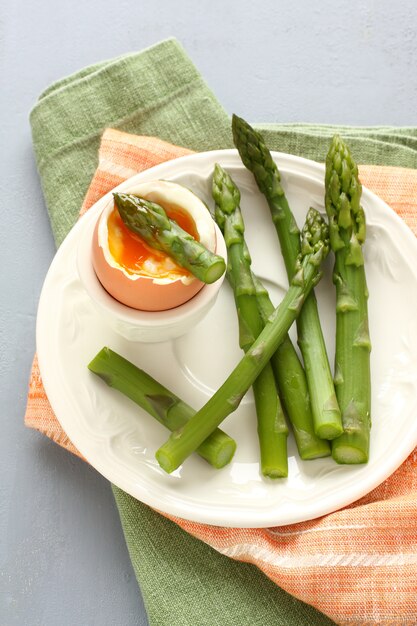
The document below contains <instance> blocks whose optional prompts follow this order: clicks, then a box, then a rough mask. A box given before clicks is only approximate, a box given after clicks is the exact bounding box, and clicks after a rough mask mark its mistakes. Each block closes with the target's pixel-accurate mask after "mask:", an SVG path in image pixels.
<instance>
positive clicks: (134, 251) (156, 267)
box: [107, 203, 199, 278]
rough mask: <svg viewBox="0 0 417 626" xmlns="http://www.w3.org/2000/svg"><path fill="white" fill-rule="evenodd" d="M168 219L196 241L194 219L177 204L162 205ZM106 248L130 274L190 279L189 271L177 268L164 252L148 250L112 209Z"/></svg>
mask: <svg viewBox="0 0 417 626" xmlns="http://www.w3.org/2000/svg"><path fill="white" fill-rule="evenodd" d="M164 209H165V211H166V213H167V215H168V217H169V218H170V219H172V220H175V222H177V224H178V225H179V226H180V227H181V228H182V229H183V230H185V231H186V232H187V233H188V234H190V235H191V236H192V237H193V238H194V239H196V240H197V241H199V234H198V231H197V227H196V225H195V222H194V220H193V218H192V217H191V216H190V215H189V213H187V212H186V211H184V209H182V208H181V207H178V206H176V205H172V204H170V205H168V204H167V203H164ZM107 230H108V245H109V250H110V254H111V256H112V257H113V259H114V260H115V261H116V263H118V265H120V266H121V267H123V268H124V269H125V270H126V271H127V272H128V273H129V274H140V275H142V276H151V277H157V278H166V277H173V278H177V277H179V276H190V272H189V271H188V270H186V269H185V268H183V267H180V266H179V265H177V264H176V263H175V261H174V260H173V259H171V258H170V257H169V256H168V255H167V254H165V252H162V251H160V250H155V249H154V248H151V246H149V245H148V244H147V243H146V242H145V241H144V240H143V239H142V238H141V237H140V236H139V235H137V234H136V233H134V232H132V231H131V230H130V229H129V228H128V227H127V226H126V225H125V224H124V222H123V220H122V218H121V217H120V214H119V212H118V210H117V208H116V207H115V208H114V209H113V211H111V213H110V215H109V218H108V221H107Z"/></svg>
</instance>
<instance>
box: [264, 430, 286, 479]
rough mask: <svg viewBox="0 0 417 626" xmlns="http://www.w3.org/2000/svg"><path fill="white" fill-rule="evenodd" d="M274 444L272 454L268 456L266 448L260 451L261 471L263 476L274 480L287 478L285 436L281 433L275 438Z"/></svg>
mask: <svg viewBox="0 0 417 626" xmlns="http://www.w3.org/2000/svg"><path fill="white" fill-rule="evenodd" d="M274 443H275V445H274V451H273V453H272V454H268V449H267V448H265V449H264V450H261V452H262V454H261V471H262V475H263V476H267V477H268V478H272V479H274V480H275V479H276V478H286V477H287V476H288V457H287V434H286V433H282V434H281V435H279V436H277V437H275V442H274ZM269 457H271V458H269Z"/></svg>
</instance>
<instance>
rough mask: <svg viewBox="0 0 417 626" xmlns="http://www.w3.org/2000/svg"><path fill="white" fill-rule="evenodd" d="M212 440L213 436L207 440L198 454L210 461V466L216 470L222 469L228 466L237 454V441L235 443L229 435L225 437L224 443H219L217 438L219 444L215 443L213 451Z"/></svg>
mask: <svg viewBox="0 0 417 626" xmlns="http://www.w3.org/2000/svg"><path fill="white" fill-rule="evenodd" d="M210 440H211V435H210V436H209V437H207V439H206V440H205V441H204V442H203V443H202V444H201V446H200V447H199V448H198V453H199V455H200V456H202V457H203V458H205V459H206V460H210V464H211V465H212V466H213V467H214V468H215V469H222V467H225V466H226V465H228V464H229V463H230V461H231V460H232V459H233V457H234V454H235V452H236V441H234V439H231V438H230V437H229V436H228V435H225V437H224V441H223V442H222V443H219V436H217V442H215V445H214V447H213V449H212V450H211V446H210V443H211V442H210ZM203 447H204V448H203ZM206 448H207V450H208V454H207V456H206V454H205V453H206ZM207 457H208V458H207Z"/></svg>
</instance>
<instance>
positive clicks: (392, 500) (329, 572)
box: [25, 129, 417, 626]
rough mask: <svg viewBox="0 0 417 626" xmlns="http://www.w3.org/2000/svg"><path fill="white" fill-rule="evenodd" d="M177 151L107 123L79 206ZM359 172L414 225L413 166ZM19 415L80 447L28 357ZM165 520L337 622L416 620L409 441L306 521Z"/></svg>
mask: <svg viewBox="0 0 417 626" xmlns="http://www.w3.org/2000/svg"><path fill="white" fill-rule="evenodd" d="M185 154H190V150H187V149H185V148H180V147H177V146H173V145H171V144H168V143H166V142H164V141H161V140H159V139H156V138H154V137H143V136H136V135H129V134H127V133H123V132H119V131H116V130H111V129H110V130H106V131H105V133H104V135H103V137H102V141H101V146H100V152H99V165H98V168H97V171H96V173H95V175H94V178H93V180H92V183H91V186H90V188H89V190H88V193H87V196H86V198H85V201H84V204H83V207H82V209H81V213H84V212H85V211H86V210H88V209H89V208H90V207H91V206H92V205H93V204H94V203H95V202H96V201H97V200H98V199H99V198H100V197H101V196H103V195H104V194H105V193H107V192H108V191H110V190H111V189H113V188H114V187H115V186H116V185H118V184H120V183H121V182H122V181H123V180H125V179H126V178H129V177H130V176H133V175H134V174H136V173H138V172H141V171H143V170H145V169H147V168H149V167H152V166H153V165H156V164H158V163H161V162H163V161H168V160H170V159H173V158H176V157H179V156H183V155H185ZM360 176H361V180H362V183H363V184H364V185H365V186H367V187H368V188H370V189H371V190H373V191H374V192H375V193H376V194H377V195H378V196H380V197H381V198H382V199H383V200H385V201H386V202H387V203H388V204H389V205H390V206H391V207H392V208H393V209H394V210H395V211H396V212H397V213H398V215H400V216H401V217H402V218H403V219H404V220H405V222H406V223H407V224H408V225H409V226H410V228H411V229H412V230H413V231H414V233H415V234H417V170H412V169H406V168H396V167H380V166H362V167H361V168H360ZM416 418H417V416H416ZM25 423H26V425H27V426H29V427H30V428H35V429H37V430H39V431H40V432H42V433H44V434H45V435H47V436H48V437H50V438H51V439H53V440H54V441H55V442H56V443H58V444H60V445H61V446H63V447H64V448H67V449H68V450H70V451H71V452H73V453H75V454H79V453H78V451H77V450H76V449H75V447H74V446H73V444H72V443H71V441H70V440H69V439H68V437H67V436H66V434H65V433H64V431H63V430H62V428H61V426H60V424H59V422H58V420H57V419H56V417H55V415H54V413H53V411H52V409H51V407H50V405H49V402H48V399H47V397H46V394H45V391H44V389H43V386H42V380H41V377H40V373H39V368H38V364H37V360H36V357H35V360H34V363H33V368H32V373H31V378H30V389H29V397H28V404H27V412H26V416H25ZM80 456H81V455H80ZM171 519H173V520H174V521H175V522H176V523H177V524H178V525H179V526H180V527H181V528H183V529H184V530H186V531H187V532H189V533H191V534H192V535H193V536H195V537H197V538H199V539H201V540H202V541H205V542H206V543H207V544H209V545H210V546H212V547H213V548H214V549H215V550H218V551H219V552H221V553H222V554H224V555H227V556H229V557H231V558H233V559H237V560H241V561H246V562H250V563H253V564H255V565H256V566H257V567H259V568H260V569H261V570H262V571H263V572H264V573H265V574H266V575H267V576H268V577H269V578H271V579H272V580H273V581H274V582H276V583H277V584H278V585H279V586H280V587H281V588H283V589H285V590H286V591H288V592H289V593H290V594H292V595H293V596H295V597H297V598H299V599H300V600H303V601H304V602H306V603H308V604H311V605H313V606H314V607H316V608H317V609H319V610H320V611H322V612H323V613H325V614H326V615H328V616H329V617H331V618H332V619H333V620H334V621H335V622H336V623H338V624H340V625H343V626H347V625H349V626H352V625H354V626H366V625H370V624H383V625H388V624H390V625H392V626H394V625H396V626H400V625H402V626H412V625H414V626H415V625H416V624H417V449H415V450H414V452H413V453H412V454H411V455H410V456H409V457H408V459H407V460H406V461H405V462H404V463H403V464H402V466H401V467H400V468H399V469H398V470H397V471H396V472H395V473H394V474H393V475H392V476H391V477H390V478H389V479H388V480H386V481H385V482H384V483H382V484H381V485H380V486H379V487H377V488H376V489H374V490H373V491H372V492H371V493H369V494H368V495H367V496H365V497H364V498H361V499H360V500H359V501H357V502H355V503H354V504H352V505H350V506H348V507H346V508H344V509H342V510H339V511H336V512H335V513H332V514H330V515H327V516H325V517H322V518H319V519H315V520H312V521H309V522H304V523H300V524H294V525H292V526H280V527H274V528H264V529H239V528H220V527H214V526H206V525H203V524H197V523H193V522H189V521H186V520H183V519H179V518H171Z"/></svg>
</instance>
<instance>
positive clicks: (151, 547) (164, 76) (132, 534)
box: [30, 39, 417, 626]
mask: <svg viewBox="0 0 417 626" xmlns="http://www.w3.org/2000/svg"><path fill="white" fill-rule="evenodd" d="M236 113H238V114H244V112H242V111H236ZM30 120H31V126H32V133H33V143H34V149H35V156H36V162H37V166H38V170H39V174H40V178H41V183H42V187H43V191H44V194H45V198H46V204H47V207H48V211H49V215H50V220H51V224H52V229H53V233H54V236H55V240H56V243H57V245H59V244H60V243H61V241H62V240H63V238H64V237H65V236H66V234H67V232H68V231H69V229H70V228H71V227H72V226H73V224H74V223H75V221H76V219H77V216H78V212H79V210H80V207H81V204H82V201H83V198H84V195H85V193H86V191H87V188H88V186H89V183H90V181H91V178H92V175H93V173H94V171H95V169H96V166H97V154H98V148H99V143H100V137H101V134H102V132H103V130H104V129H105V128H106V127H113V128H118V129H120V130H124V131H126V132H131V133H137V134H142V135H154V136H158V137H160V138H161V139H164V140H166V141H170V142H172V143H174V144H178V145H182V146H186V147H188V148H191V149H193V150H198V151H201V150H211V149H218V148H230V147H233V143H232V137H231V126H230V119H229V117H228V115H227V114H226V113H225V111H224V110H223V109H222V107H221V106H220V105H219V103H218V102H217V100H216V99H215V97H214V96H213V94H212V93H211V91H210V90H209V88H208V87H207V85H206V84H205V83H204V81H203V80H202V78H201V76H200V74H199V73H198V71H197V70H196V68H195V67H194V66H193V64H192V63H191V62H190V60H189V58H188V57H187V55H186V54H185V52H184V50H183V49H182V47H181V46H180V45H179V44H178V43H177V42H176V41H175V40H173V39H170V40H167V41H164V42H162V43H159V44H157V45H155V46H153V47H151V48H148V49H147V50H144V51H143V52H140V53H133V54H127V55H124V56H122V57H119V58H117V59H114V60H111V61H108V62H103V63H99V64H96V65H94V66H91V67H89V68H86V69H83V70H81V71H80V72H78V73H77V74H74V75H73V76H70V77H68V78H65V79H63V80H61V81H59V82H57V83H55V84H54V85H52V86H51V87H50V88H48V89H47V90H46V91H45V92H44V93H43V94H42V95H41V96H40V98H39V100H38V102H37V104H36V105H35V107H34V109H33V111H32V113H31V117H30ZM261 128H262V130H263V132H264V134H265V137H266V139H267V141H268V144H269V146H270V147H271V149H275V150H280V151H282V152H289V153H293V154H297V155H300V156H304V157H307V158H311V159H315V160H319V161H324V157H325V154H326V152H327V148H328V144H329V137H331V136H332V135H333V133H334V132H335V130H340V131H343V135H344V137H345V138H346V139H347V140H348V141H349V144H350V145H351V147H352V149H353V151H354V153H355V155H356V157H357V160H358V161H360V162H363V163H370V164H377V165H399V166H403V167H414V168H417V135H416V131H415V129H411V128H410V129H407V128H402V129H398V128H396V129H393V128H387V127H378V128H375V127H372V128H357V129H354V128H350V127H343V128H340V127H339V128H336V127H334V126H317V125H309V124H295V125H291V124H285V125H262V126H261ZM113 492H114V497H115V499H116V503H117V506H118V509H119V513H120V519H121V522H122V526H123V529H124V533H125V538H126V543H127V546H128V549H129V553H130V557H131V560H132V563H133V567H134V570H135V573H136V577H137V580H138V583H139V585H140V588H141V590H142V594H143V597H144V602H145V605H146V609H147V612H148V618H149V622H150V624H151V626H153V625H158V626H164V625H166V626H168V625H169V626H171V625H172V624H175V626H182V625H184V626H186V625H190V626H200V625H201V626H206V625H207V626H216V625H222V626H228V625H230V626H233V625H235V624H241V625H242V626H244V625H248V626H249V625H250V626H269V625H271V626H272V624H273V625H274V626H277V625H281V624H282V625H283V626H284V625H285V626H296V625H297V626H305V624H317V625H320V626H321V625H323V626H324V625H326V624H332V623H333V622H332V621H331V620H329V619H328V618H327V617H325V616H324V615H322V614H321V613H319V612H318V611H316V610H315V609H313V608H312V607H309V606H307V605H305V604H303V603H302V602H300V601H298V600H296V599H294V598H293V597H291V596H289V595H288V594H287V593H285V592H284V591H283V590H281V589H280V588H279V587H277V586H276V585H275V584H274V583H272V582H271V581H270V580H268V579H267V577H266V576H264V574H262V573H261V572H260V571H259V570H257V569H256V568H255V567H254V566H252V565H249V564H245V563H240V562H236V561H233V560H231V559H228V558H227V557H224V556H222V555H220V554H218V553H217V552H215V551H214V550H213V549H211V548H210V547H209V546H207V545H205V544H204V543H202V542H200V541H198V540H196V539H194V538H193V537H191V536H189V535H188V534H187V533H185V532H184V531H182V530H181V529H180V528H178V527H177V526H176V525H175V524H174V523H172V522H171V521H169V520H167V519H165V518H164V517H162V516H160V515H159V514H157V513H155V512H154V511H153V510H151V509H150V508H149V507H147V506H146V505H144V504H142V503H140V502H138V501H136V500H135V499H133V498H132V497H130V496H128V495H127V494H125V493H124V492H122V491H121V490H120V489H118V488H116V487H113Z"/></svg>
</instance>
